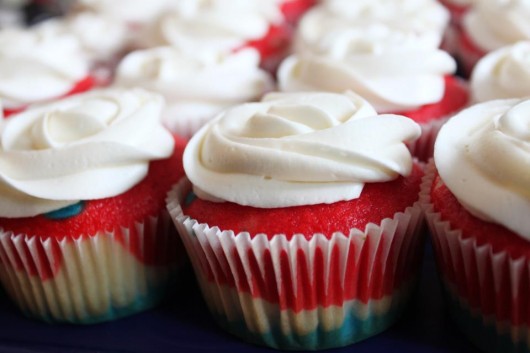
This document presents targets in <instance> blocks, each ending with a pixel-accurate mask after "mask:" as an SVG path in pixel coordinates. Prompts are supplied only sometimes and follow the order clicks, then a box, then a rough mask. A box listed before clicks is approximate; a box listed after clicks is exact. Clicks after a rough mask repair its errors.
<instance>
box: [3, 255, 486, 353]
mask: <svg viewBox="0 0 530 353" xmlns="http://www.w3.org/2000/svg"><path fill="white" fill-rule="evenodd" d="M184 349H185V350H186V351H194V352H196V351H215V352H276V351H274V350H271V349H267V348H262V347H258V346H253V345H250V344H247V343H244V342H241V341H239V340H238V339H236V338H234V337H232V336H231V335H229V334H227V333H225V332H224V331H222V330H221V329H219V328H218V327H217V326H216V324H215V323H214V322H213V320H212V319H211V317H210V315H209V313H208V311H207V309H206V307H205V304H204V302H203V301H202V298H201V297H200V293H199V290H198V289H197V287H196V285H195V283H194V282H193V280H192V279H187V280H184V281H183V283H182V284H181V285H180V288H179V291H178V293H177V294H176V295H174V297H173V298H172V300H171V301H170V300H168V301H167V302H166V303H164V304H163V305H162V306H161V307H159V308H157V309H154V310H151V311H148V312H145V313H142V314H139V315H135V316H133V317H130V318H126V319H121V320H118V321H114V322H110V323H106V324H98V325H93V326H67V325H48V324H45V323H41V322H39V321H33V320H30V319H26V318H24V317H23V316H22V315H21V314H20V313H19V312H18V311H17V309H16V308H15V307H14V306H13V305H12V304H10V303H9V302H8V300H7V298H5V296H4V295H3V294H0V352H1V353H3V352H13V353H34V352H50V353H51V352H54V353H66V352H68V353H74V352H76V353H77V352H79V353H81V352H84V353H85V352H175V351H183V350H184ZM330 351H332V352H337V353H338V352H355V353H377V352H408V353H415V352H418V353H419V352H422V353H426V352H427V353H438V352H462V353H464V352H466V353H476V352H478V350H477V349H475V348H474V347H473V346H471V344H470V343H468V342H467V341H466V339H465V338H464V337H463V336H462V335H461V334H460V333H459V332H457V331H456V329H455V328H454V324H453V323H452V322H451V320H450V319H449V317H447V310H446V309H445V307H444V304H443V300H442V294H441V291H440V287H439V284H438V276H437V274H436V270H435V264H434V260H433V258H432V252H431V250H430V247H427V251H426V254H425V262H424V268H423V273H422V278H421V282H420V286H419V289H418V291H417V293H416V294H415V296H414V298H413V302H412V304H411V305H410V307H409V308H408V310H407V311H406V314H405V316H404V317H403V318H402V319H401V320H400V321H399V322H398V323H397V324H396V325H395V326H394V327H392V328H391V329H390V330H388V331H386V332H384V333H382V334H380V335H378V336H375V337H373V338H370V339H368V340H366V341H363V342H361V343H357V344H355V345H352V346H348V347H344V348H340V349H334V350H330Z"/></svg>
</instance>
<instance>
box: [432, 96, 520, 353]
mask: <svg viewBox="0 0 530 353" xmlns="http://www.w3.org/2000/svg"><path fill="white" fill-rule="evenodd" d="M529 112H530V101H529V100H518V99H511V100H494V101H489V102H485V103H481V104H477V105H474V106H472V107H471V108H468V109H466V110H463V111H462V112H460V113H459V114H457V115H456V116H454V117H453V118H451V119H450V120H449V121H448V123H447V124H446V125H444V126H443V127H442V129H441V131H440V133H439V135H438V139H437V141H436V147H435V151H434V164H433V165H431V166H430V170H429V172H428V175H427V176H426V179H425V184H424V186H423V188H424V191H425V195H424V197H425V199H423V202H424V205H425V209H426V214H427V219H428V221H429V225H430V228H431V234H432V236H433V244H434V248H435V250H436V251H435V253H436V256H437V261H438V267H439V272H440V275H441V278H442V280H443V284H444V288H445V291H446V293H447V297H448V299H449V307H450V312H451V315H452V317H453V319H454V320H455V322H456V323H457V325H458V326H459V327H460V329H462V330H463V332H464V333H465V334H466V335H467V336H468V337H469V338H470V339H471V340H472V341H473V342H474V343H475V344H476V345H478V346H479V347H481V348H482V349H484V350H485V351H487V352H529V351H530V345H529V342H530V336H529V332H528V325H529V324H530V315H529V311H528V304H529V301H528V288H530V278H529V276H528V268H529V266H530V222H529V218H528V214H529V212H530V196H529V194H528V190H529V185H528V179H527V178H526V177H525V176H526V175H527V171H528V160H529V156H530V153H529V152H528V151H529V149H528V123H527V122H528V116H529Z"/></svg>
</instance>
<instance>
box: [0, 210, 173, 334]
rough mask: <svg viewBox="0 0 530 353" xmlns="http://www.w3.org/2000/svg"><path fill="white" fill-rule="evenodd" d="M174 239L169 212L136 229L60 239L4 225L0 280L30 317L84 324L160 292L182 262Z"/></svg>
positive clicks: (147, 302) (144, 303)
mask: <svg viewBox="0 0 530 353" xmlns="http://www.w3.org/2000/svg"><path fill="white" fill-rule="evenodd" d="M155 234H156V239H155V240H153V236H154V235H155ZM175 238H177V235H176V234H175V229H174V227H173V225H172V224H171V220H170V218H169V215H168V214H167V213H166V212H162V213H161V215H159V216H158V217H147V218H146V219H145V220H143V221H142V222H138V223H136V224H135V225H134V226H131V227H130V228H125V227H122V228H121V229H117V230H115V231H106V232H98V233H97V234H94V235H80V236H79V237H77V238H70V237H64V238H63V239H60V240H59V239H57V238H47V239H45V240H43V239H41V238H39V237H37V236H31V235H27V234H13V233H12V232H8V231H4V230H1V229H0V279H1V281H2V283H3V285H4V287H5V289H6V291H7V293H8V294H9V295H10V297H11V298H12V299H13V301H14V302H15V303H16V304H17V305H18V306H19V307H20V309H21V310H22V311H23V312H24V313H25V314H26V315H28V316H30V317H34V318H38V319H42V320H45V321H49V322H68V323H83V324H88V323H95V322H101V321H107V320H112V319H115V318H118V317H122V316H126V315H129V314H132V313H135V312H138V311H141V310H144V309H146V308H149V307H152V306H154V305H155V304H156V303H157V302H158V301H159V300H160V299H161V298H162V296H163V295H164V294H165V291H166V290H167V289H168V287H169V286H170V285H171V284H172V283H173V282H174V280H175V276H176V273H177V270H178V268H179V267H181V266H182V257H180V260H179V258H178V257H177V256H176V255H177V251H178V249H177V248H176V247H175V246H171V247H170V246H168V245H174V243H175ZM153 259H157V260H156V262H157V263H156V264H155V263H153V262H154V261H153Z"/></svg>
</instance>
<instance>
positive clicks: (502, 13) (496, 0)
mask: <svg viewBox="0 0 530 353" xmlns="http://www.w3.org/2000/svg"><path fill="white" fill-rule="evenodd" d="M529 18H530V2H528V1H526V0H476V1H475V3H474V6H473V7H472V8H471V10H470V11H469V12H468V13H467V14H466V15H465V17H464V20H463V26H464V31H465V32H466V33H467V35H468V36H469V37H470V38H471V40H472V41H473V42H474V43H475V44H476V45H477V46H478V47H479V48H481V49H482V50H483V51H485V52H489V51H492V50H496V49H499V48H501V47H503V46H506V45H509V44H513V43H516V42H518V41H521V40H528V39H530V21H528V19H529Z"/></svg>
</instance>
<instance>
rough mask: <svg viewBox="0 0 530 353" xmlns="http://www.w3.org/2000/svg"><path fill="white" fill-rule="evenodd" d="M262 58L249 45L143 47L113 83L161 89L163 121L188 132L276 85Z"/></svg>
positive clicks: (120, 69) (182, 132)
mask: <svg viewBox="0 0 530 353" xmlns="http://www.w3.org/2000/svg"><path fill="white" fill-rule="evenodd" d="M259 60H260V58H259V53H258V52H257V51H256V50H255V49H251V48H248V49H243V50H240V51H237V52H233V53H226V52H223V51H215V50H212V51H209V52H206V51H201V52H195V51H183V50H181V49H178V48H175V47H158V48H153V49H147V50H140V51H135V52H132V53H130V54H129V55H127V56H126V57H125V58H124V59H123V61H122V62H121V63H120V65H119V67H118V69H117V73H116V78H115V82H114V86H117V87H135V86H140V87H143V88H145V89H149V90H151V91H153V92H157V93H160V94H162V95H163V96H164V98H165V101H166V106H165V108H164V110H163V112H162V116H163V122H164V124H165V125H166V126H167V127H168V128H169V129H170V130H172V131H173V132H174V133H176V134H178V135H180V136H183V137H187V138H188V137H191V135H193V133H195V132H196V131H197V130H199V128H200V127H201V126H202V125H204V124H205V123H206V122H207V121H208V120H211V119H212V118H213V117H214V116H215V115H217V113H219V112H220V111H222V110H224V109H225V108H227V107H229V106H232V105H236V104H239V103H243V102H247V101H253V100H254V101H255V100H259V99H260V98H261V96H262V95H263V94H264V93H265V92H267V91H270V90H271V89H272V87H273V80H272V77H271V76H270V75H269V74H268V73H267V72H265V71H263V70H261V69H260V68H259Z"/></svg>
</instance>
